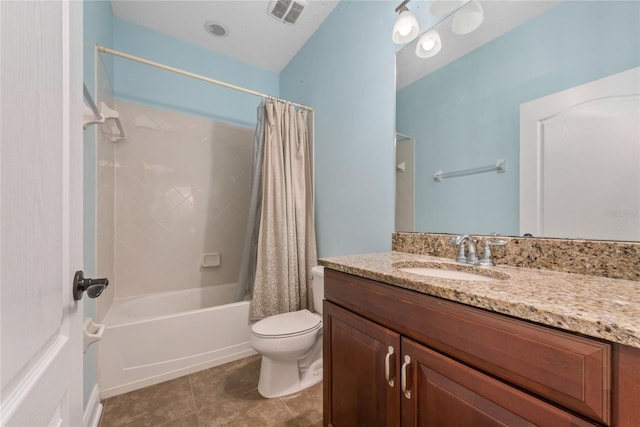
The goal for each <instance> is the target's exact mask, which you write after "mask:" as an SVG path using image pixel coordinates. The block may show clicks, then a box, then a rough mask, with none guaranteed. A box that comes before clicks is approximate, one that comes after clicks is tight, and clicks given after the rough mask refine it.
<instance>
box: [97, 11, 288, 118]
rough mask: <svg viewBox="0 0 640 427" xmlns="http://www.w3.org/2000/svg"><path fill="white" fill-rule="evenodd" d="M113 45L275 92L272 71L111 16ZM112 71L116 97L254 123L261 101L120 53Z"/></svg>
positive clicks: (274, 80)
mask: <svg viewBox="0 0 640 427" xmlns="http://www.w3.org/2000/svg"><path fill="white" fill-rule="evenodd" d="M203 31H204V30H203ZM114 49H116V50H119V51H122V52H125V53H128V54H131V55H135V56H140V57H143V58H145V59H149V60H152V61H155V62H159V63H162V64H165V65H169V66H172V67H176V68H181V69H184V70H187V71H190V72H192V73H196V74H200V75H203V76H206V77H209V78H213V79H217V80H221V81H224V82H226V83H231V84H235V85H239V86H243V87H246V88H249V89H252V90H256V91H258V92H262V93H266V94H268V95H274V96H277V95H278V92H279V80H278V74H277V73H274V72H271V71H268V70H265V69H261V68H258V67H255V66H251V65H248V64H246V63H243V62H240V61H237V60H235V59H233V58H230V57H227V56H224V55H220V54H216V53H213V52H211V51H209V50H207V49H204V48H201V47H198V46H196V45H193V44H190V43H186V42H183V41H181V40H178V39H175V38H172V37H169V36H165V35H163V34H160V33H157V32H155V31H152V30H149V29H147V28H144V27H141V26H138V25H135V24H132V23H130V22H127V21H123V20H121V19H118V18H114ZM102 55H103V56H105V55H104V54H102ZM114 74H115V75H114V77H115V78H114V81H113V90H114V96H115V97H116V98H118V99H123V100H126V101H133V102H138V103H140V104H144V105H149V106H153V107H161V108H166V109H169V110H173V111H180V112H185V113H189V114H195V115H198V116H204V117H211V118H213V119H216V120H222V121H226V122H230V123H235V124H239V125H244V126H254V125H255V122H256V108H257V106H258V104H259V103H260V98H258V97H256V96H253V95H248V94H244V93H242V92H238V91H235V90H232V89H228V88H224V87H220V86H216V85H213V84H211V83H206V82H202V81H199V80H195V79H193V78H191V77H185V76H181V75H178V74H174V73H171V72H168V71H164V70H160V69H157V68H153V67H150V66H148V65H143V64H139V63H136V62H133V61H130V60H126V59H122V58H115V59H114Z"/></svg>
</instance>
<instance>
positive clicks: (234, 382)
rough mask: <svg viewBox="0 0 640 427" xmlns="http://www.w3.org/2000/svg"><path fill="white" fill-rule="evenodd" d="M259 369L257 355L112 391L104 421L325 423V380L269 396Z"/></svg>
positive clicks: (297, 426) (272, 426) (301, 426)
mask: <svg viewBox="0 0 640 427" xmlns="http://www.w3.org/2000/svg"><path fill="white" fill-rule="evenodd" d="M259 372H260V356H259V355H256V356H251V357H248V358H246V359H242V360H237V361H235V362H231V363H227V364H226V365H222V366H217V367H215V368H210V369H207V370H204V371H200V372H196V373H194V374H191V375H187V376H184V377H180V378H176V379H175V380H171V381H167V382H164V383H160V384H156V385H153V386H150V387H147V388H144V389H141V390H136V391H132V392H129V393H125V394H121V395H118V396H114V397H111V398H109V399H106V400H105V401H103V402H102V403H103V405H104V410H103V412H102V419H101V421H100V427H123V426H126V427H134V426H135V427H146V426H149V427H150V426H153V427H210V426H211V427H213V426H234V427H243V426H247V427H318V426H322V383H320V384H318V385H316V386H313V387H311V388H308V389H306V390H303V391H302V392H300V393H296V394H293V395H290V396H286V397H282V398H276V399H264V398H263V397H262V396H260V394H258V390H257V386H258V375H259Z"/></svg>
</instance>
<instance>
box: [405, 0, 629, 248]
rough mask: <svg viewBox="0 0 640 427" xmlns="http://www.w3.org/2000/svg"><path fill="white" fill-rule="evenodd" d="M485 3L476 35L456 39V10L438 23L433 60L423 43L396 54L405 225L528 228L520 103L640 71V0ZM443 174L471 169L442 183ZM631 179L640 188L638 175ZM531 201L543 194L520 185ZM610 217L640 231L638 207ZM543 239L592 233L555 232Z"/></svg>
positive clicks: (506, 231) (503, 230) (480, 230)
mask: <svg viewBox="0 0 640 427" xmlns="http://www.w3.org/2000/svg"><path fill="white" fill-rule="evenodd" d="M479 4H480V5H481V7H482V10H483V13H484V20H483V22H482V24H481V25H480V26H479V27H478V28H477V29H475V30H474V31H472V32H470V33H468V34H455V33H454V32H453V31H452V30H451V28H452V20H453V17H454V16H455V14H453V15H449V16H448V17H446V18H445V19H443V20H441V21H440V22H439V23H438V24H436V25H435V26H434V27H433V28H432V29H435V30H436V31H438V33H439V36H440V44H441V48H440V51H439V52H438V53H437V54H436V55H435V56H432V57H429V58H420V57H418V56H417V55H416V46H417V44H418V39H416V40H414V41H413V42H412V43H409V44H408V45H407V46H405V47H403V48H402V49H401V50H400V51H398V53H397V54H396V63H397V65H396V67H397V82H396V84H397V96H396V130H397V132H398V136H397V137H396V151H397V158H396V162H395V167H396V176H397V177H399V178H398V179H397V182H396V184H397V186H398V187H399V188H398V189H397V190H396V191H397V200H396V204H397V205H396V217H397V218H399V219H398V220H397V227H396V231H420V232H434V233H435V232H438V233H470V234H491V233H498V234H502V235H523V234H524V233H526V232H527V231H523V230H520V196H521V194H520V161H521V159H520V108H521V105H522V104H526V103H530V102H532V101H535V100H537V99H540V98H542V97H546V96H549V95H552V94H556V93H558V92H562V91H565V90H568V89H570V88H574V87H577V86H580V85H584V84H587V83H589V82H593V81H595V80H598V79H602V78H605V77H608V76H611V75H614V74H616V73H621V72H623V71H626V70H629V69H631V68H634V67H638V66H640V2H635V1H607V0H603V1H598V0H594V1H574V0H565V1H542V2H541V1H527V0H518V1H516V0H491V1H482V0H480V1H479ZM460 10H462V9H460ZM458 12H459V11H458ZM424 29H426V28H424ZM638 92H640V88H639V90H638ZM636 120H638V119H637V116H636ZM604 143H606V141H604ZM407 144H410V145H411V147H409V146H408V145H407ZM587 148H588V147H587ZM403 156H404V157H403ZM523 160H526V161H529V159H523ZM501 161H504V163H502V165H503V168H502V170H500V169H501V168H500V165H501V164H500V162H501ZM533 161H535V159H534V160H533ZM638 163H640V159H638ZM572 167H573V168H576V166H575V165H572V164H568V165H567V170H568V171H571V168H572ZM574 170H575V169H574ZM439 171H440V172H442V173H444V174H447V173H449V172H462V174H461V176H455V175H454V176H453V177H451V178H446V179H442V180H441V181H440V182H438V181H436V180H434V174H435V173H436V172H439ZM409 173H411V174H413V177H411V176H409V175H408V174H409ZM598 173H605V174H606V173H607V171H603V170H600V171H598ZM608 173H610V174H614V175H615V174H616V173H618V172H617V171H616V170H612V171H609V172H608ZM445 176H446V175H445ZM634 179H635V180H636V181H637V180H638V178H634ZM551 185H555V184H554V183H551ZM628 185H629V186H630V189H631V188H636V187H638V188H640V182H629V183H628ZM633 186H636V187H633ZM407 192H409V194H408V195H407ZM636 193H639V192H638V191H636ZM400 196H402V197H400ZM529 196H531V197H535V195H530V194H524V192H523V197H529ZM571 197H575V196H574V195H571ZM638 198H640V194H637V195H636V199H638ZM567 203H572V201H571V198H570V197H569V198H567ZM411 206H413V208H411ZM407 209H411V212H410V213H407V212H405V210H407ZM606 211H607V210H606V209H603V210H602V212H606ZM608 212H624V213H625V214H626V216H627V218H626V219H627V220H628V219H629V218H628V217H629V216H631V217H632V218H631V219H632V221H630V222H631V223H632V224H634V225H635V227H636V228H638V229H639V230H640V212H639V210H638V209H635V208H634V209H626V208H625V209H624V210H623V211H620V210H616V208H615V207H610V208H609V210H608ZM610 216H611V218H610V219H611V220H616V218H615V217H616V215H610ZM571 233H575V232H571ZM635 235H638V234H637V233H636V234H635ZM620 236H621V235H620V234H618V235H616V236H606V235H605V236H598V237H595V238H598V239H611V240H640V238H637V237H634V234H633V233H632V232H629V233H628V237H620ZM622 236H627V234H624V233H623V234H622ZM536 237H561V238H581V237H583V238H594V237H589V234H588V233H587V234H585V235H575V234H570V235H563V232H562V231H558V230H555V231H554V232H553V234H550V235H545V234H542V235H537V236H536Z"/></svg>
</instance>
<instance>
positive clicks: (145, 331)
mask: <svg viewBox="0 0 640 427" xmlns="http://www.w3.org/2000/svg"><path fill="white" fill-rule="evenodd" d="M235 286H236V285H235V284H234V283H230V284H226V285H217V286H210V287H206V288H194V289H187V290H184V291H176V292H165V293H161V294H155V295H145V296H140V297H130V298H117V299H115V300H114V302H113V304H112V306H111V308H110V309H109V312H108V313H107V315H106V316H105V320H104V323H105V324H106V325H107V327H106V329H105V332H104V335H103V337H102V339H101V340H100V342H99V350H98V385H99V387H100V390H101V397H102V398H103V399H105V398H107V397H111V396H115V395H117V394H121V393H126V392H128V391H132V390H136V389H139V388H142V387H147V386H149V385H153V384H157V383H159V382H162V381H167V380H170V379H173V378H177V377H180V376H182V375H187V374H189V373H192V372H196V371H199V370H202V369H206V368H210V367H213V366H217V365H221V364H223V363H227V362H230V361H233V360H237V359H241V358H243V357H247V356H250V355H252V354H256V352H255V351H254V350H253V349H252V348H251V345H250V344H249V336H250V333H251V329H250V326H249V302H248V301H242V302H237V303H233V302H232V301H233V297H234V295H235Z"/></svg>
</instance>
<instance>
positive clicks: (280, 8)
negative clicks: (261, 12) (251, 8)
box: [267, 0, 307, 24]
mask: <svg viewBox="0 0 640 427" xmlns="http://www.w3.org/2000/svg"><path fill="white" fill-rule="evenodd" d="M306 6H307V2H306V1H305V0H273V1H271V2H269V9H268V10H267V12H268V13H269V16H272V17H273V18H275V19H277V20H278V21H280V22H284V23H287V24H295V23H296V21H297V20H298V18H299V17H300V14H301V13H302V11H303V10H304V8H305V7H306Z"/></svg>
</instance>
